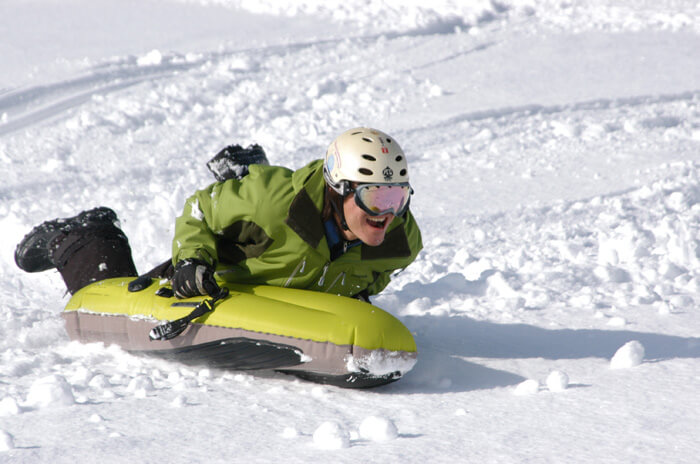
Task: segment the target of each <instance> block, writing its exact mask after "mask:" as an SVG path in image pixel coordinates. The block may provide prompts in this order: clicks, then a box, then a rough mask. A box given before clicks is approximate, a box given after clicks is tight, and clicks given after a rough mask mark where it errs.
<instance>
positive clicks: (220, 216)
mask: <svg viewBox="0 0 700 464" xmlns="http://www.w3.org/2000/svg"><path fill="white" fill-rule="evenodd" d="M322 168H323V164H322V161H321V160H317V161H314V162H312V163H310V164H308V165H307V166H305V167H303V168H301V169H299V170H297V171H291V170H289V169H286V168H282V167H277V166H263V165H253V166H250V173H249V174H248V175H247V176H246V177H244V178H243V179H242V180H240V181H239V180H227V181H226V182H217V183H214V184H212V185H210V186H209V187H207V188H205V189H203V190H199V191H198V192H196V193H195V194H194V195H193V196H192V197H190V198H189V199H188V200H187V201H186V203H185V208H184V211H183V214H182V216H180V217H179V218H178V219H177V221H176V223H175V237H174V239H173V263H177V262H178V261H179V260H182V259H186V258H198V259H202V260H204V261H207V262H208V263H210V264H212V265H215V266H216V271H217V274H218V276H219V278H220V279H222V280H223V281H225V282H235V283H244V284H266V285H275V286H280V287H291V288H302V289H309V290H316V291H322V292H328V293H334V294H339V295H344V296H353V295H355V294H357V293H359V292H361V291H363V290H365V289H367V291H368V292H369V294H370V295H374V294H377V293H379V292H380V291H381V290H382V289H384V287H386V286H387V284H388V283H389V280H390V276H391V273H392V272H394V271H395V270H397V269H401V268H404V267H406V266H408V265H409V264H410V263H411V262H413V260H414V259H415V258H416V255H417V254H418V252H419V251H420V250H421V248H422V247H423V245H422V243H421V235H420V231H419V230H418V225H417V224H416V221H415V220H414V218H413V216H412V215H411V213H410V211H409V212H407V213H406V214H405V215H404V217H403V218H395V219H394V220H393V221H392V223H391V224H390V226H389V229H388V230H387V235H386V239H385V240H384V242H383V243H382V244H381V245H379V246H376V247H372V246H368V245H365V244H362V245H360V246H357V247H353V248H351V249H350V250H348V252H347V253H345V254H344V255H342V256H341V257H339V258H337V259H336V260H334V261H331V260H330V250H329V249H328V245H327V243H326V236H325V230H324V227H323V221H322V218H321V210H322V208H323V195H324V190H325V183H324V180H323V169H322Z"/></svg>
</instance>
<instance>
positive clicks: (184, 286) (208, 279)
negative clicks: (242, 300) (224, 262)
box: [172, 258, 221, 298]
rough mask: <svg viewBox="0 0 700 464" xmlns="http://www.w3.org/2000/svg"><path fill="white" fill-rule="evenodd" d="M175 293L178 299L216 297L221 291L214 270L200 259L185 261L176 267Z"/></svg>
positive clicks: (179, 262) (174, 278)
mask: <svg viewBox="0 0 700 464" xmlns="http://www.w3.org/2000/svg"><path fill="white" fill-rule="evenodd" d="M172 282H173V291H174V292H175V296H176V297H178V298H191V297H193V296H198V295H210V296H216V295H218V294H219V292H220V291H221V288H219V284H217V283H216V280H214V269H213V268H212V267H211V266H210V265H209V264H207V263H205V262H204V261H202V260H199V259H193V258H189V259H183V260H182V261H178V263H177V264H176V265H175V274H173V280H172Z"/></svg>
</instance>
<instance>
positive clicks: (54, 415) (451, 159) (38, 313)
mask: <svg viewBox="0 0 700 464" xmlns="http://www.w3.org/2000/svg"><path fill="white" fill-rule="evenodd" d="M0 17H2V18H3V19H4V21H2V22H0V36H2V38H3V40H2V41H0V56H2V60H0V70H1V71H2V72H1V73H0V165H1V168H0V172H1V173H2V181H3V182H2V183H1V184H0V199H1V201H0V234H1V235H2V239H3V240H2V245H1V246H0V278H1V279H0V281H1V282H2V283H0V297H1V300H2V304H0V322H1V323H0V461H2V462H5V461H9V462H32V463H34V462H52V463H56V464H58V463H68V462H70V463H87V462H104V463H112V462H119V463H121V462H141V461H143V460H144V456H153V455H157V456H167V457H168V461H169V462H173V463H179V462H182V463H185V462H187V463H190V462H271V461H279V460H280V459H284V460H285V462H310V461H318V460H324V461H331V462H378V461H381V462H433V461H436V462H463V461H464V460H465V459H466V460H469V461H470V462H472V461H473V462H503V463H518V462H562V461H568V462H639V463H656V462H677V463H684V462H687V463H692V462H695V461H696V456H697V455H698V454H699V453H700V446H699V445H698V444H697V438H696V437H697V436H698V435H699V434H700V421H699V420H698V419H697V417H696V415H695V414H692V411H696V410H698V409H699V408H700V396H699V395H698V394H697V392H698V380H699V377H698V372H699V370H700V360H699V359H698V358H700V315H699V313H698V310H697V305H698V302H700V250H699V248H700V241H699V240H700V239H699V237H700V188H699V187H698V186H699V185H700V110H699V109H698V108H699V107H698V103H699V102H700V3H698V2H696V1H694V0H661V1H655V2H639V1H633V0H621V1H613V0H581V1H577V2H567V1H560V0H499V1H490V0H488V1H487V0H484V1H475V2H460V1H456V0H436V1H433V2H429V4H426V2H418V1H416V0H410V1H403V2H394V1H393V0H373V1H372V2H366V1H362V0H344V1H342V2H340V1H336V0H325V1H321V0H300V1H298V2H277V1H273V0H264V1H256V2H252V1H248V0H178V1H176V0H146V1H139V2H137V1H131V0H129V1H121V0H120V1H117V0H99V1H91V2H88V1H86V0H71V1H66V2H56V1H52V0H34V1H32V2H24V1H20V0H7V1H4V2H1V3H0ZM358 125H368V126H375V127H377V128H379V129H381V130H384V131H386V132H388V133H389V134H392V136H393V137H395V138H396V140H398V141H400V143H401V146H402V147H403V148H404V150H406V152H407V157H408V158H409V166H410V175H411V183H412V185H413V187H414V189H415V191H416V194H415V195H414V197H413V199H412V203H411V207H412V210H413V211H414V214H415V216H416V217H417V220H418V222H419V224H420V226H421V229H422V232H423V238H424V244H425V250H424V251H423V252H422V253H421V254H420V255H419V257H418V260H417V261H416V262H415V263H414V264H413V265H411V266H410V267H408V268H407V269H406V270H405V271H404V272H402V273H401V274H399V275H398V276H397V277H396V278H395V279H394V280H393V282H392V283H391V284H390V285H389V287H388V288H387V289H386V290H385V291H384V292H383V294H382V295H380V296H378V297H375V298H374V299H373V302H374V303H375V304H377V305H378V306H380V307H382V308H384V309H386V310H388V311H389V312H391V313H392V314H394V315H395V316H396V317H398V318H399V319H401V320H402V321H403V322H404V323H405V324H406V325H407V327H408V328H409V329H410V330H411V332H412V333H413V334H414V336H415V338H416V342H417V345H418V350H419V356H418V362H417V363H416V364H415V367H414V368H413V370H412V371H411V372H409V373H408V374H407V375H406V376H405V377H404V378H403V379H401V380H399V381H398V382H396V383H394V384H391V385H388V386H386V387H381V388H377V389H372V390H358V391H356V390H343V389H339V388H335V387H329V386H319V385H316V384H312V383H308V382H304V381H301V380H297V379H294V378H292V377H288V376H284V375H282V374H276V373H270V372H260V373H251V372H233V371H222V370H217V369H208V368H205V367H196V368H193V367H186V366H183V365H180V364H177V363H173V362H165V361H162V360H155V359H149V358H142V357H138V356H133V355H130V354H128V353H126V352H124V351H123V350H121V349H120V348H118V347H115V346H104V345H103V344H99V343H97V344H88V345H82V344H79V343H75V342H71V341H69V340H68V337H67V335H66V333H65V330H64V327H63V321H62V319H61V317H60V311H61V309H62V308H63V306H64V305H65V303H66V301H67V298H68V297H67V295H65V289H64V286H63V283H62V281H61V279H60V276H59V275H58V274H57V273H56V272H46V273H41V274H26V273H23V272H21V271H20V270H19V269H18V268H17V267H16V266H15V264H14V258H13V253H14V247H15V245H16V244H17V243H18V242H19V240H21V238H22V236H23V235H24V234H25V233H27V232H28V231H29V230H30V229H31V228H32V227H33V226H35V225H36V224H38V223H40V222H41V221H44V220H46V219H52V218H55V217H65V216H72V215H74V214H76V213H77V212H79V211H80V210H82V209H86V208H91V207H94V206H97V205H105V206H110V207H112V208H113V209H115V211H117V213H118V214H119V217H120V219H121V224H122V227H123V229H124V230H125V232H126V233H127V235H128V237H129V239H130V243H131V247H132V250H133V252H134V260H135V263H136V265H137V267H138V269H139V270H140V271H146V270H148V269H150V268H151V267H153V266H154V265H156V264H158V263H160V262H161V261H162V260H164V259H165V258H166V257H167V256H169V254H170V250H171V243H170V237H172V234H173V227H174V219H175V217H176V216H178V215H179V214H180V213H181V211H182V208H183V206H184V203H185V200H186V198H187V197H188V196H189V195H190V194H191V193H193V192H194V191H195V190H196V189H197V188H201V187H203V186H206V185H207V184H209V183H211V182H213V180H214V179H213V178H212V176H211V173H210V172H209V171H208V170H207V168H206V162H207V161H208V160H209V159H211V158H212V157H213V156H214V155H215V154H216V153H217V152H218V151H219V150H221V149H222V148H223V147H225V146H227V145H231V144H240V145H242V146H248V145H250V144H253V143H259V144H260V145H261V146H262V147H263V148H264V149H265V151H266V153H267V155H268V158H269V159H270V162H271V164H276V165H284V166H288V167H290V168H298V167H301V166H303V165H304V164H306V163H307V162H308V161H310V160H312V159H316V158H318V157H320V156H322V154H323V153H324V151H325V149H326V147H327V145H328V143H329V142H330V141H331V140H332V138H333V137H334V136H336V135H337V134H339V133H340V132H342V131H344V130H346V129H347V128H349V127H354V126H358ZM193 211H194V214H197V211H198V209H197V208H193ZM381 361H382V360H371V359H370V360H356V359H348V362H349V363H355V365H358V366H362V363H367V362H371V363H377V362H378V363H379V364H381ZM689 412H690V413H689ZM199 431H201V433H197V432H199ZM115 450H119V452H118V453H115Z"/></svg>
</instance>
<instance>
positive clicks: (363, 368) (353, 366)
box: [345, 350, 416, 375]
mask: <svg viewBox="0 0 700 464" xmlns="http://www.w3.org/2000/svg"><path fill="white" fill-rule="evenodd" d="M345 361H346V366H347V368H348V370H349V371H351V372H368V373H370V374H372V375H386V374H390V373H392V372H400V373H401V374H402V375H403V374H405V373H406V372H408V371H410V370H411V369H413V366H415V365H416V358H412V357H409V356H406V354H405V353H402V352H398V351H386V350H373V351H372V352H371V353H370V354H369V355H364V356H353V355H348V356H347V358H346V359H345Z"/></svg>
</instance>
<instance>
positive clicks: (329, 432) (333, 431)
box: [314, 421, 350, 449]
mask: <svg viewBox="0 0 700 464" xmlns="http://www.w3.org/2000/svg"><path fill="white" fill-rule="evenodd" d="M314 444H315V445H316V446H317V447H319V448H321V449H341V448H349V447H350V434H349V433H348V431H347V430H346V429H345V428H344V427H343V426H342V425H340V424H339V423H338V422H334V421H327V422H324V423H322V424H321V425H319V426H318V428H317V429H316V431H315V432H314Z"/></svg>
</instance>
